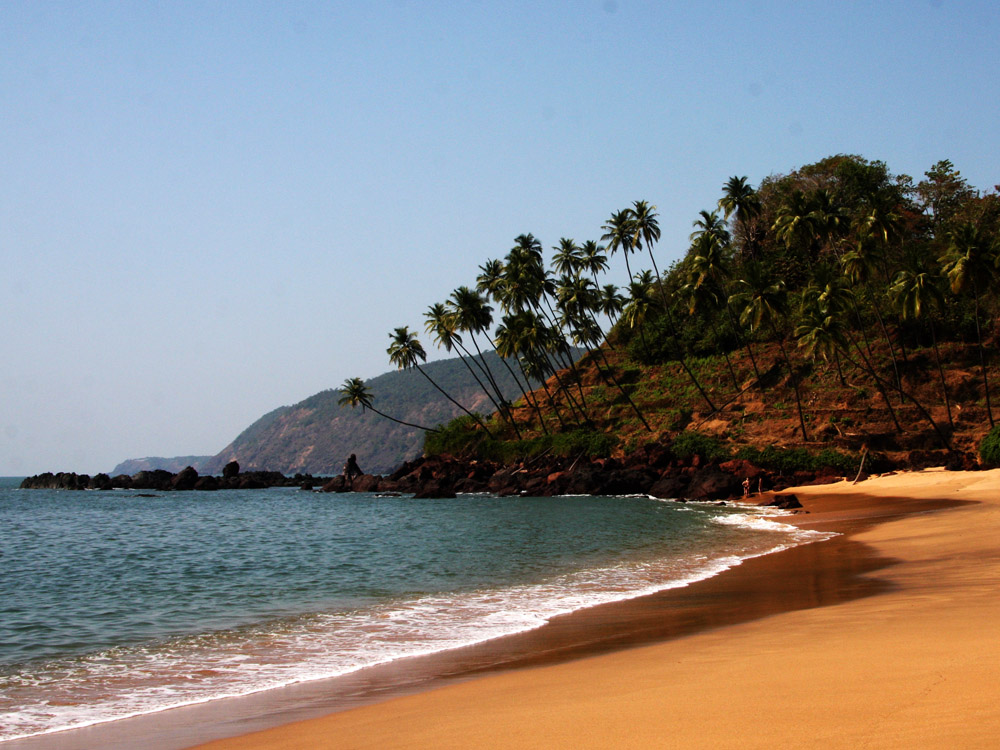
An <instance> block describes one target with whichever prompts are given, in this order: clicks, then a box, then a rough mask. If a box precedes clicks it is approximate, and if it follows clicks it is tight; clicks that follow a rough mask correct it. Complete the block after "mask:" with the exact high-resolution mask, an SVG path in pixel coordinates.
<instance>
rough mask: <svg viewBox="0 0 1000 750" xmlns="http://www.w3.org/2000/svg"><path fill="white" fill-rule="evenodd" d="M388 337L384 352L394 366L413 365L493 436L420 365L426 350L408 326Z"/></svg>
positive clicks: (424, 358) (425, 355) (475, 416)
mask: <svg viewBox="0 0 1000 750" xmlns="http://www.w3.org/2000/svg"><path fill="white" fill-rule="evenodd" d="M389 338H390V339H392V343H391V344H389V348H388V349H386V353H387V354H388V355H389V361H390V362H391V363H392V364H394V365H396V367H397V368H398V369H400V370H409V369H410V368H411V367H415V368H416V369H417V371H418V372H419V373H420V374H421V375H423V376H424V377H425V378H426V379H427V382H429V383H430V384H431V385H433V386H434V387H435V388H436V389H437V390H438V392H440V393H441V395H443V396H444V397H445V398H446V399H448V400H449V401H451V403H453V404H454V405H455V406H457V407H458V408H459V409H461V410H462V411H464V412H465V413H466V414H468V415H469V416H470V417H472V418H473V419H474V420H476V422H478V423H479V425H480V426H481V427H482V428H483V430H484V431H485V432H486V434H487V435H489V436H490V437H493V433H492V432H490V430H489V428H488V427H487V426H486V423H485V422H483V420H482V419H481V418H480V417H479V415H478V414H473V413H472V412H471V411H469V410H468V409H466V408H465V407H464V406H462V404H460V403H458V401H456V400H455V399H454V398H452V397H451V395H450V394H449V393H448V392H447V391H445V390H444V388H442V387H441V386H440V385H438V384H437V383H436V382H435V381H434V379H433V378H432V377H431V376H430V375H428V374H427V373H426V372H425V371H424V369H423V368H422V367H421V366H420V363H421V362H426V361H427V352H426V351H424V347H423V344H421V343H420V340H419V339H417V336H416V334H413V333H410V329H409V326H401V327H399V328H396V329H395V330H394V331H393V332H392V333H390V334H389Z"/></svg>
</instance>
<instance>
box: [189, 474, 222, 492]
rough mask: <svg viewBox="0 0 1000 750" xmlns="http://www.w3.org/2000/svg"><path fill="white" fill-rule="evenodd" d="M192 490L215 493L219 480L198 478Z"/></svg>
mask: <svg viewBox="0 0 1000 750" xmlns="http://www.w3.org/2000/svg"><path fill="white" fill-rule="evenodd" d="M192 489H195V490H200V491H202V492H215V491H216V490H218V489H219V480H218V479H216V478H215V477H198V480H197V481H196V482H195V483H194V487H193V488H192Z"/></svg>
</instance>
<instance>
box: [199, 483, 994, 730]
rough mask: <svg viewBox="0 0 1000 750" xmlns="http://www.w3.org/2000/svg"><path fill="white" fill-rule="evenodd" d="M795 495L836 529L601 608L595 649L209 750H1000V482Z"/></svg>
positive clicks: (537, 654) (526, 652)
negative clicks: (660, 593) (683, 585)
mask: <svg viewBox="0 0 1000 750" xmlns="http://www.w3.org/2000/svg"><path fill="white" fill-rule="evenodd" d="M794 492H795V493H796V494H797V495H798V496H799V498H800V500H801V501H802V503H803V505H804V507H805V509H806V510H807V511H809V512H808V513H807V514H800V515H796V516H792V517H789V518H788V519H787V520H788V521H789V522H791V523H795V524H797V525H801V526H804V527H807V528H816V529H823V530H836V531H840V532H842V534H843V535H842V536H839V537H837V538H836V539H833V540H831V541H827V542H820V543H817V544H812V545H806V547H800V548H797V549H795V550H791V551H789V552H785V553H779V554H777V555H771V556H768V557H765V558H758V559H756V560H751V561H748V562H747V563H744V565H742V566H739V567H738V568H736V569H734V570H732V571H729V572H727V573H725V574H723V575H721V576H718V577H717V578H715V579H712V580H711V581H708V582H704V583H703V584H702V585H698V586H692V587H689V589H686V590H683V591H681V592H674V593H673V594H671V595H670V596H668V597H666V598H660V600H659V601H652V602H645V603H638V604H632V605H630V608H629V609H628V612H626V615H627V616H626V617H625V618H624V619H622V616H621V608H617V609H616V608H611V609H609V610H607V611H606V612H604V613H597V614H594V613H592V614H591V616H590V619H589V620H588V621H586V623H587V624H585V626H586V627H588V628H591V629H592V631H593V632H594V634H595V635H594V637H593V638H592V639H590V642H589V643H588V642H582V641H581V639H580V638H579V632H577V637H575V638H572V639H560V637H559V635H558V631H559V623H553V626H551V627H550V628H549V629H548V631H547V634H546V635H543V634H542V631H538V632H536V633H535V634H534V635H533V636H530V637H527V638H526V639H525V640H524V641H523V642H522V644H521V645H520V646H518V645H517V644H514V646H513V647H512V648H513V650H514V652H517V653H516V654H515V655H514V656H513V657H510V658H508V659H507V663H506V665H505V669H504V671H499V672H495V673H489V672H488V671H487V672H486V673H485V674H484V675H483V676H481V677H477V678H475V679H469V680H464V681H459V682H453V683H451V684H445V685H444V686H442V687H438V688H436V689H431V690H427V691H424V692H418V693H415V694H411V695H403V696H400V697H395V698H391V699H389V700H386V701H384V702H381V703H376V704H373V705H367V706H362V707H359V708H353V709H350V710H346V711H341V712H339V713H333V714H330V715H328V716H324V717H321V718H317V719H310V720H306V721H300V722H296V723H292V724H288V725H285V726H280V727H276V728H273V729H267V730H264V731H260V732H255V733H252V734H245V735H242V736H238V737H234V738H231V739H228V740H221V741H217V742H212V743H209V744H207V745H203V746H201V747H203V748H206V749H210V750H236V749H237V748H239V750H257V749H260V750H264V749H265V748H266V749H269V750H270V749H277V748H469V747H487V748H511V747H517V748H536V747H537V748H543V747H544V748H570V747H573V748H579V747H595V748H596V747H602V748H608V747H610V748H616V747H621V748H624V747H629V748H633V747H634V748H640V747H641V748H648V747H677V748H702V747H706V748H707V747H712V748H758V747H760V748H764V747H767V748H772V747H816V746H823V747H852V748H854V747H879V748H897V747H898V748H914V747H920V748H934V747H942V748H944V747H947V748H955V747H963V748H970V747H995V746H996V744H997V737H1000V708H997V702H996V694H997V691H998V688H1000V639H998V635H1000V596H998V592H1000V470H995V471H988V472H970V473H962V472H945V471H942V470H928V471H924V472H917V473H910V474H899V475H895V476H887V477H880V478H875V479H870V480H868V481H865V482H863V483H860V484H857V485H852V484H850V483H848V482H841V483H839V484H834V485H824V486H818V487H810V488H798V489H795V490H794ZM649 599H651V600H657V597H650V598H649ZM623 622H627V623H628V626H627V627H623V628H622V632H621V633H619V634H617V635H616V627H618V625H620V624H621V623H623ZM575 623H576V624H573V623H570V624H569V625H567V626H566V627H567V628H569V627H572V628H575V629H577V630H578V629H579V627H580V622H579V620H577V621H575ZM542 630H543V631H545V630H546V629H542ZM539 638H541V639H542V640H538V639H539ZM584 640H586V639H584ZM509 667H519V668H517V669H509Z"/></svg>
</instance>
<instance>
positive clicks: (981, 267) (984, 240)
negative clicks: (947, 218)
mask: <svg viewBox="0 0 1000 750" xmlns="http://www.w3.org/2000/svg"><path fill="white" fill-rule="evenodd" d="M998 256H1000V240H993V241H992V242H991V241H990V238H989V236H988V235H987V234H986V232H984V231H982V230H980V228H979V227H978V226H976V225H975V224H973V223H972V222H968V221H967V222H963V223H962V224H959V225H958V226H957V227H955V229H954V230H952V231H951V232H950V233H949V234H948V250H947V252H946V253H945V255H944V256H943V257H942V258H941V263H942V264H943V269H942V270H943V271H944V274H945V275H946V276H947V277H948V282H949V283H950V285H951V291H953V292H954V293H955V294H959V293H962V292H971V294H972V300H973V311H974V313H975V319H976V345H977V346H978V348H979V366H980V369H981V370H982V373H983V391H984V392H985V394H986V416H987V417H988V418H989V420H990V427H993V426H994V422H993V409H992V406H991V404H990V384H989V380H988V379H987V376H986V353H985V351H984V349H983V334H982V330H981V328H980V323H979V317H980V314H979V307H980V303H979V297H980V295H981V294H982V292H983V291H985V290H987V289H989V288H990V283H991V282H992V281H993V280H994V279H995V278H996V262H997V258H998Z"/></svg>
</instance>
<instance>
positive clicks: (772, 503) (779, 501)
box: [760, 492, 802, 510]
mask: <svg viewBox="0 0 1000 750" xmlns="http://www.w3.org/2000/svg"><path fill="white" fill-rule="evenodd" d="M760 505H761V506H763V507H765V508H781V509H782V510H793V509H795V508H801V507H802V503H800V502H799V499H798V498H797V497H796V496H795V495H793V494H792V493H790V492H789V493H787V494H784V495H775V496H774V497H772V498H770V499H769V500H765V501H764V502H762V503H760Z"/></svg>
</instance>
